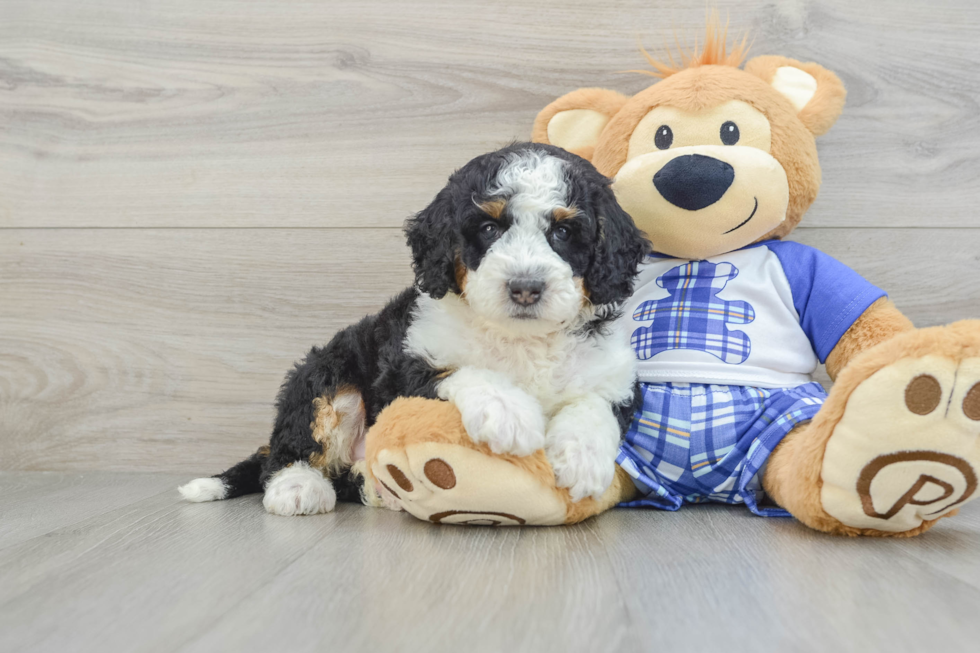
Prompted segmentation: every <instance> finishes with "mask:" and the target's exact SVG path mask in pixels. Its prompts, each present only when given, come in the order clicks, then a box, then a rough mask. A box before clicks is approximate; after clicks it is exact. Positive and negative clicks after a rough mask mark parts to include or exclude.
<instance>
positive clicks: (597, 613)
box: [0, 473, 980, 653]
mask: <svg viewBox="0 0 980 653" xmlns="http://www.w3.org/2000/svg"><path fill="white" fill-rule="evenodd" d="M2 478H3V477H2V476H0V479H2ZM90 480H91V482H92V483H94V484H98V485H102V486H109V485H113V486H117V487H119V488H120V489H122V490H125V489H126V488H127V487H128V489H130V491H131V492H133V494H134V501H133V502H132V503H131V504H129V505H125V506H119V507H116V508H115V509H113V510H110V511H108V512H105V513H104V514H100V515H97V516H92V517H89V518H87V519H84V520H82V521H79V522H78V523H76V524H73V525H72V526H70V527H65V528H60V529H56V530H53V531H51V532H48V533H46V534H45V535H43V536H39V537H30V538H29V539H26V540H24V541H22V542H20V543H19V544H16V545H15V546H11V547H7V548H5V549H3V550H0V649H2V650H4V651H10V652H11V653H15V652H18V651H28V650H29V651H64V650H72V651H79V652H86V651H107V650H125V651H133V652H144V651H146V652H154V651H175V650H177V651H183V652H185V653H192V652H194V653H196V652H198V651H202V652H203V651H208V652H210V651H219V650H235V651H242V652H243V653H248V652H251V651H257V652H258V651H280V650H289V651H297V652H302V651H311V652H312V651H324V650H328V651H359V650H378V651H426V652H427V653H442V652H444V651H460V650H464V651H474V652H477V653H480V652H483V651H494V652H496V651H505V650H506V651H543V650H561V651H569V652H577V651H588V652H590V653H601V652H605V651H610V652H617V653H618V652H632V651H649V650H691V649H692V648H696V649H698V650H701V649H704V650H715V649H723V650H726V651H729V650H730V651H735V652H738V653H741V652H742V651H746V652H753V653H754V652H757V651H776V650H779V651H784V650H789V651H872V650H874V651H878V650H895V651H904V650H964V651H966V650H973V649H974V648H975V642H976V638H977V637H978V636H980V622H978V621H977V619H976V614H977V610H978V609H980V587H978V585H977V582H976V581H977V569H978V565H977V558H976V551H977V550H978V548H980V513H978V510H980V507H978V506H977V505H975V504H970V505H968V506H967V507H965V508H964V509H963V514H962V515H961V516H959V517H957V518H953V519H948V520H943V523H942V524H941V525H939V526H937V527H936V528H935V529H933V530H932V531H930V532H929V533H927V534H925V535H923V536H922V537H920V538H917V539H914V540H876V539H857V540H855V539H846V538H835V537H831V536H827V535H823V534H820V533H816V532H813V531H810V530H808V529H806V528H805V527H803V526H802V525H800V524H799V523H796V522H794V521H792V520H788V519H786V520H784V519H765V518H759V517H754V516H752V515H751V514H749V512H748V511H747V510H745V509H744V508H738V507H731V506H688V507H685V508H684V509H683V510H681V511H679V512H677V513H665V512H659V511H644V510H615V511H612V512H609V513H606V514H604V515H601V516H600V517H599V518H597V519H593V520H589V521H587V522H585V523H583V524H579V525H577V526H571V527H560V528H525V529H519V530H518V529H498V530H495V529H483V528H463V527H454V526H434V525H432V524H427V523H423V522H420V521H417V520H415V519H413V518H410V517H408V516H407V515H405V514H403V513H402V514H398V513H392V512H389V511H387V510H382V509H371V508H365V507H362V506H353V505H342V506H340V507H339V508H338V511H337V512H335V513H332V514H328V515H318V516H314V517H294V518H283V517H276V516H273V515H269V514H267V513H265V512H264V511H263V510H262V507H261V505H260V502H259V499H258V497H257V496H251V497H243V498H241V499H235V500H232V501H227V502H218V503H211V504H188V503H183V502H181V501H180V500H179V497H178V496H177V493H176V491H174V490H169V491H167V492H163V493H159V494H156V495H153V496H149V497H146V498H140V499H138V500H136V499H135V495H137V494H138V493H139V492H141V491H142V490H141V488H140V486H141V485H142V481H141V480H140V479H139V477H138V476H136V475H122V476H119V475H115V474H106V473H99V474H94V475H91V476H90ZM41 485H44V486H48V487H51V488H53V489H52V491H51V494H45V492H44V491H43V490H41V491H39V493H38V495H39V498H42V499H43V498H45V497H47V498H52V499H53V498H54V496H55V495H57V494H58V490H57V489H54V488H57V487H59V486H60V485H61V483H59V482H54V483H44V484H41ZM79 488H80V489H83V488H82V487H81V486H79ZM63 500H64V502H65V505H66V508H69V509H70V508H73V507H78V506H82V505H84V504H85V503H86V501H85V500H84V499H82V500H78V501H76V500H74V499H72V498H64V499H63ZM10 506H11V500H10V499H9V498H7V496H6V495H4V494H2V493H0V513H3V512H4V511H6V510H8V509H9V508H10ZM692 642H696V644H693V643H692Z"/></svg>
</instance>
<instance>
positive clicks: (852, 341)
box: [826, 297, 915, 379]
mask: <svg viewBox="0 0 980 653" xmlns="http://www.w3.org/2000/svg"><path fill="white" fill-rule="evenodd" d="M914 328H915V327H914V326H913V325H912V321H911V320H909V319H908V318H907V317H905V316H904V315H903V314H902V312H901V311H900V310H898V309H897V308H895V304H893V303H892V301H891V300H890V299H888V298H887V297H882V298H881V299H878V300H877V301H875V303H873V304H872V305H871V306H869V307H868V308H867V309H865V311H864V313H862V314H861V317H859V318H858V319H857V320H856V321H855V322H854V324H852V325H851V327H850V328H849V329H848V330H847V331H846V332H845V333H844V335H843V336H841V339H840V340H838V341H837V344H836V345H835V346H834V348H833V349H832V350H831V352H830V355H829V356H827V362H826V365H827V374H828V375H830V378H831V379H836V378H837V375H838V374H839V373H840V371H841V370H842V369H844V367H845V366H846V365H847V364H848V363H849V362H850V361H852V360H854V357H855V356H857V355H858V354H860V353H861V352H863V351H865V350H867V349H870V348H871V347H874V346H875V345H877V344H878V343H881V342H884V341H885V340H888V339H889V338H891V337H893V336H896V335H898V334H899V333H903V332H905V331H911V330H913V329H914Z"/></svg>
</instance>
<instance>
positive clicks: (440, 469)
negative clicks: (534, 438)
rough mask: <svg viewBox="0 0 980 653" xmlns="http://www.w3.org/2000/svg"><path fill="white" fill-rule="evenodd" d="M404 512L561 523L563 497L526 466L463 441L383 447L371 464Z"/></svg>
mask: <svg viewBox="0 0 980 653" xmlns="http://www.w3.org/2000/svg"><path fill="white" fill-rule="evenodd" d="M371 470H372V472H373V474H374V476H375V478H376V479H377V481H378V482H379V483H380V484H381V486H382V488H383V489H384V491H386V492H388V493H390V494H391V495H392V496H393V497H394V498H395V499H396V500H397V502H398V503H399V504H400V506H401V507H402V508H404V509H405V510H406V511H407V512H409V513H411V514H412V515H414V516H415V517H417V518H419V519H424V520H426V521H430V522H432V523H436V524H466V525H473V526H523V525H529V524H542V525H543V524H561V523H563V522H564V521H565V516H566V515H565V513H566V508H565V503H564V500H563V499H562V498H561V497H560V496H559V495H558V494H557V493H556V492H555V491H554V490H553V489H552V488H549V487H548V486H546V485H544V484H543V483H542V482H541V481H540V480H539V479H537V478H536V477H535V476H534V475H532V474H530V473H528V471H526V470H525V469H523V468H521V467H519V466H516V465H513V464H511V463H509V462H507V461H505V460H503V459H501V458H498V457H494V456H488V455H486V454H484V453H481V452H480V451H476V450H473V449H470V448H467V447H463V446H459V445H453V444H445V443H437V442H425V443H421V444H416V445H410V446H408V447H405V448H404V449H383V450H382V451H380V452H379V454H378V456H377V460H376V461H375V462H374V464H373V465H372V468H371Z"/></svg>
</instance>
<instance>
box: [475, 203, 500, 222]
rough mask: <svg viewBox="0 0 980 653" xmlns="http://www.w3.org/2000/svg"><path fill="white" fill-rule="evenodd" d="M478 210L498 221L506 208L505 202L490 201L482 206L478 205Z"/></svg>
mask: <svg viewBox="0 0 980 653" xmlns="http://www.w3.org/2000/svg"><path fill="white" fill-rule="evenodd" d="M477 206H479V207H480V210H481V211H483V212H484V213H486V214H487V215H489V216H490V217H491V218H493V219H494V220H499V219H500V216H502V215H503V214H504V209H505V208H506V207H507V202H505V201H504V200H490V201H488V202H484V203H483V204H478V205H477Z"/></svg>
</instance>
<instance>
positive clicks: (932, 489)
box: [821, 356, 980, 532]
mask: <svg viewBox="0 0 980 653" xmlns="http://www.w3.org/2000/svg"><path fill="white" fill-rule="evenodd" d="M978 469H980V359H977V358H966V359H962V360H954V359H950V358H946V357H940V356H923V357H921V358H904V359H900V360H897V361H895V362H894V363H892V364H890V365H887V366H885V367H883V368H882V369H880V370H878V371H877V372H875V373H874V374H872V375H871V376H870V377H869V378H868V379H866V380H865V381H864V382H863V383H861V384H860V385H859V386H857V388H855V390H854V391H853V392H852V393H851V396H850V397H849V398H848V399H847V407H846V409H845V411H844V415H843V417H842V418H841V419H840V421H839V422H838V424H837V426H836V427H835V428H834V431H833V434H832V435H831V437H830V440H829V441H828V443H827V449H826V451H825V454H824V462H823V470H822V477H823V481H824V484H823V488H822V490H821V498H822V501H823V505H824V509H825V510H826V511H827V512H828V513H829V514H830V515H831V516H833V517H835V518H836V519H838V520H840V521H841V522H842V523H844V524H846V525H848V526H853V527H856V528H869V529H874V530H880V531H888V532H903V531H907V530H912V529H914V528H917V527H918V526H919V525H920V524H921V523H922V522H923V521H929V520H934V519H937V518H939V517H941V516H943V515H945V514H947V513H949V512H950V511H952V510H954V509H955V508H957V507H958V506H960V505H962V504H963V503H965V502H966V501H969V500H970V499H973V498H976V495H977V492H976V491H977V470H978Z"/></svg>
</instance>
